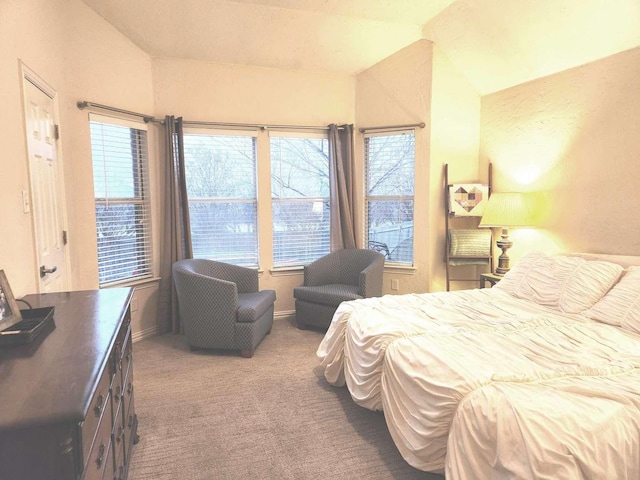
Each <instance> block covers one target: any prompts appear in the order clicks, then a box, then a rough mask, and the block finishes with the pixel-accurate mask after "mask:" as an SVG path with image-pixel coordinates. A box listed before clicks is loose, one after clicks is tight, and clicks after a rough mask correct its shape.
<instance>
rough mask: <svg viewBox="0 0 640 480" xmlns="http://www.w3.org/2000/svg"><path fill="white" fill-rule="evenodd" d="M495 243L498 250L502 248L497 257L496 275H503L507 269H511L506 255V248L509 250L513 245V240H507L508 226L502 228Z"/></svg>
mask: <svg viewBox="0 0 640 480" xmlns="http://www.w3.org/2000/svg"><path fill="white" fill-rule="evenodd" d="M496 245H497V246H498V248H499V249H500V250H502V254H501V255H500V256H499V257H498V268H496V275H504V274H505V273H507V272H508V271H509V270H511V267H510V266H509V255H507V250H509V249H510V248H511V247H512V246H513V242H512V241H511V240H509V229H508V228H503V229H502V234H501V235H500V240H497V241H496Z"/></svg>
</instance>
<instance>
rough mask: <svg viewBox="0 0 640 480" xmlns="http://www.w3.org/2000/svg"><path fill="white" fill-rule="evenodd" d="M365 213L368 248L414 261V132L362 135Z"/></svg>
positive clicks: (394, 258)
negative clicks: (363, 144) (363, 142)
mask: <svg viewBox="0 0 640 480" xmlns="http://www.w3.org/2000/svg"><path fill="white" fill-rule="evenodd" d="M364 141H365V170H366V186H365V192H366V194H365V214H366V230H365V231H366V235H367V241H368V245H369V248H374V249H376V250H379V251H381V252H382V253H383V254H385V257H386V259H387V261H389V262H395V263H402V264H409V265H411V264H413V185H414V163H415V135H414V132H413V131H404V132H393V133H385V134H368V135H366V136H365V140H364Z"/></svg>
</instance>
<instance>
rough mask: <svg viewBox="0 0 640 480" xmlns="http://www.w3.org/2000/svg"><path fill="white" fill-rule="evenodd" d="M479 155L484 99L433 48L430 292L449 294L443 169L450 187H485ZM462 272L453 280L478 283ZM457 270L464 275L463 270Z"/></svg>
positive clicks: (461, 284) (473, 273) (455, 286)
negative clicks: (446, 167) (471, 185)
mask: <svg viewBox="0 0 640 480" xmlns="http://www.w3.org/2000/svg"><path fill="white" fill-rule="evenodd" d="M479 149H480V95H479V94H478V92H476V90H475V89H474V88H473V87H472V86H471V84H470V83H469V82H468V80H467V79H466V78H465V77H464V76H463V75H462V74H461V73H460V71H459V70H458V69H457V68H455V67H454V66H453V65H452V64H451V62H450V61H449V59H448V58H447V56H446V55H445V54H444V52H442V51H441V50H440V49H439V48H438V47H437V45H435V46H434V50H433V84H432V99H431V160H430V164H429V171H430V181H429V203H430V205H431V208H430V211H429V239H430V240H431V243H430V245H429V258H430V259H431V262H430V264H429V285H430V287H429V291H432V292H433V291H444V290H446V272H445V262H444V256H445V225H446V224H445V221H446V219H445V212H446V204H445V196H444V189H445V187H446V185H445V183H444V178H443V177H444V175H443V171H444V165H445V164H447V165H448V174H449V183H467V182H469V183H475V182H480V183H486V182H487V181H488V178H487V172H486V171H483V172H480V171H479V169H478V152H479ZM465 220H466V219H465ZM474 221H475V219H469V221H466V222H464V223H461V222H456V224H455V225H453V222H452V225H450V228H454V227H457V228H466V227H469V228H471V227H473V226H475V223H472V222H474ZM476 223H477V221H476ZM464 269H465V270H466V271H463V272H460V271H456V272H453V271H452V272H451V278H476V277H478V275H479V272H477V271H475V267H464ZM452 270H453V269H452ZM457 270H463V267H460V268H458V269H457ZM469 270H471V271H469ZM475 286H477V285H474V284H472V283H469V282H452V283H451V289H452V290H454V289H459V288H473V287H475Z"/></svg>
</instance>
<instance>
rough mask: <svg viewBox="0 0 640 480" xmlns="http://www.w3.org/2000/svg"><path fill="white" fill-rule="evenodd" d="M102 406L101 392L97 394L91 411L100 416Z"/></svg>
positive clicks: (102, 397)
mask: <svg viewBox="0 0 640 480" xmlns="http://www.w3.org/2000/svg"><path fill="white" fill-rule="evenodd" d="M103 408H104V396H103V395H102V394H100V395H98V398H97V400H96V406H95V408H94V409H93V411H94V412H95V413H96V417H100V415H102V409H103Z"/></svg>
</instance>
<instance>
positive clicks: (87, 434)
mask: <svg viewBox="0 0 640 480" xmlns="http://www.w3.org/2000/svg"><path fill="white" fill-rule="evenodd" d="M110 380H111V375H110V374H109V371H108V369H107V370H105V371H104V372H103V374H102V376H101V377H100V381H99V382H98V388H96V391H95V393H94V395H93V397H92V399H91V402H90V404H89V411H88V412H87V416H86V418H85V419H84V422H82V424H81V426H80V439H81V442H82V459H83V461H82V463H83V464H86V463H87V459H88V458H89V451H90V450H91V447H92V445H93V444H94V443H95V442H94V439H96V432H97V431H98V425H99V424H100V423H101V422H102V423H106V424H107V431H108V432H111V428H109V426H110V425H111V403H110V402H111V399H110V396H109V387H110V385H109V384H110Z"/></svg>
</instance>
